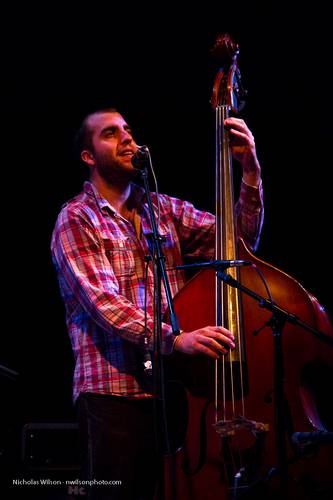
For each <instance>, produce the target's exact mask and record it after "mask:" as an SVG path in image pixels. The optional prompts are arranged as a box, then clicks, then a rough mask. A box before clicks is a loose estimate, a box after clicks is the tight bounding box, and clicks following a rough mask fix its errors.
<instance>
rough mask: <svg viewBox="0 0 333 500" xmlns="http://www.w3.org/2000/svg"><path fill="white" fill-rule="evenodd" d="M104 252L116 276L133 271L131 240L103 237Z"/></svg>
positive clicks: (133, 260)
mask: <svg viewBox="0 0 333 500" xmlns="http://www.w3.org/2000/svg"><path fill="white" fill-rule="evenodd" d="M103 244H104V249H105V254H106V256H107V258H108V260H109V262H110V265H111V267H112V269H113V272H114V274H115V275H116V276H117V277H122V276H132V275H133V274H134V273H135V259H134V254H133V249H132V245H131V241H130V240H128V239H118V240H110V239H103Z"/></svg>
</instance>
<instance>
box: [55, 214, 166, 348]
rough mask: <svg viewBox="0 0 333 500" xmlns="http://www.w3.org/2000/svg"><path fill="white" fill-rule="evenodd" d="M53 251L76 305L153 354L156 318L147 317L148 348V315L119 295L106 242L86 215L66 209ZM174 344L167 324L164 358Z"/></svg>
mask: <svg viewBox="0 0 333 500" xmlns="http://www.w3.org/2000/svg"><path fill="white" fill-rule="evenodd" d="M51 249H52V256H53V260H54V263H55V266H56V269H57V272H58V276H59V279H61V280H64V281H65V283H66V285H67V288H68V289H69V290H70V293H71V295H72V300H74V302H75V301H77V302H79V304H80V305H81V307H82V308H83V309H84V310H85V311H86V313H88V315H89V316H90V317H91V318H92V319H93V320H94V321H95V322H96V323H97V324H98V325H99V326H100V327H101V328H102V329H103V330H104V331H106V332H109V333H111V332H112V333H113V334H114V333H116V334H118V335H120V336H121V337H123V338H124V339H126V340H128V341H130V342H134V343H135V344H137V345H139V346H140V347H142V348H144V347H148V349H150V350H153V331H154V321H153V318H152V317H151V316H150V315H147V338H148V346H145V344H144V340H145V335H144V333H145V313H144V311H143V310H142V309H140V308H138V307H136V306H135V305H134V304H133V303H132V302H130V301H129V300H128V299H126V297H124V296H123V295H120V294H119V285H118V281H117V278H116V276H115V274H114V272H113V270H112V267H111V266H110V262H109V260H108V258H107V256H106V253H105V249H104V247H103V242H102V241H101V239H100V238H99V236H98V234H97V233H96V231H94V228H93V226H92V224H91V223H90V221H89V220H87V218H85V217H84V216H83V214H81V213H79V212H78V211H73V210H66V209H63V211H62V212H61V213H60V215H59V217H58V220H57V224H56V227H55V230H54V233H53V238H52V244H51ZM67 299H68V298H67ZM66 303H68V300H67V301H66ZM174 340H175V336H174V335H173V333H172V328H171V326H170V325H168V324H166V323H163V324H162V342H161V351H162V353H163V354H169V353H170V352H172V347H173V342H174Z"/></svg>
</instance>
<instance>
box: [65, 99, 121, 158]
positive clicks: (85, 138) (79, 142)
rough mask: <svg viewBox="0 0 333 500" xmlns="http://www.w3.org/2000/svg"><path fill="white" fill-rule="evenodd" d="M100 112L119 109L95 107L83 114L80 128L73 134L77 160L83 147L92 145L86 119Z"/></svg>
mask: <svg viewBox="0 0 333 500" xmlns="http://www.w3.org/2000/svg"><path fill="white" fill-rule="evenodd" d="M100 113H119V111H118V110H117V109H116V108H101V109H97V110H96V111H92V112H91V113H89V114H88V115H86V116H85V118H84V119H83V121H82V123H81V126H80V128H79V129H78V131H77V132H76V134H75V137H74V148H73V150H74V156H75V158H76V159H77V160H78V161H80V162H81V161H82V160H81V153H82V151H84V150H85V149H89V150H92V148H93V145H92V134H91V132H92V131H91V129H90V127H89V125H88V120H89V118H90V117H91V116H92V115H96V114H100Z"/></svg>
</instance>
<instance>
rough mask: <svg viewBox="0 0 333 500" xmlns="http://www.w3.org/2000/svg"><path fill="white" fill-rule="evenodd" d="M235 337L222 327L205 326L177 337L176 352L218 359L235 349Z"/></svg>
mask: <svg viewBox="0 0 333 500" xmlns="http://www.w3.org/2000/svg"><path fill="white" fill-rule="evenodd" d="M234 340H235V339H234V336H233V335H232V333H231V332H230V331H229V330H227V329H226V328H223V327H222V326H205V328H199V330H194V331H193V332H182V333H181V334H180V335H178V337H176V340H175V343H174V350H176V351H180V352H183V353H184V354H207V355H208V356H210V357H212V358H214V359H218V358H219V357H220V356H221V355H222V354H226V353H227V352H228V351H229V349H234V347H235V344H234Z"/></svg>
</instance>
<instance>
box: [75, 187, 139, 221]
mask: <svg viewBox="0 0 333 500" xmlns="http://www.w3.org/2000/svg"><path fill="white" fill-rule="evenodd" d="M131 187H132V196H133V197H134V199H135V202H136V204H137V206H138V207H139V206H140V205H142V203H144V202H145V201H146V195H145V191H144V189H143V188H142V187H141V186H138V185H137V184H134V183H132V185H131ZM83 190H84V192H85V193H86V194H87V195H88V196H92V197H93V198H95V201H96V203H97V205H98V207H99V209H100V211H101V212H105V211H107V212H111V213H113V214H115V213H117V211H116V209H115V208H114V207H113V206H112V205H111V203H109V202H108V201H107V200H106V199H105V198H103V197H102V196H101V195H100V193H99V191H98V190H97V188H96V186H94V184H93V183H92V182H90V181H86V182H85V183H84V184H83Z"/></svg>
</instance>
